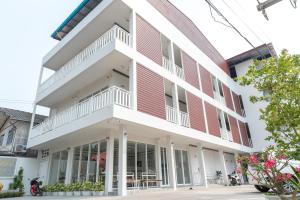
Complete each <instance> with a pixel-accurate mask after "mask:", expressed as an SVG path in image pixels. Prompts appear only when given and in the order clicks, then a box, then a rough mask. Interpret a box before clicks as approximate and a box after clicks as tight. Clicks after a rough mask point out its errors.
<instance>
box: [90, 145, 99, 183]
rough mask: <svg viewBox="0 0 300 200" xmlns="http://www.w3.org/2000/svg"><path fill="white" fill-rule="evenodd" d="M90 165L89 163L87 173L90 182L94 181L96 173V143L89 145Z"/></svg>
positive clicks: (97, 156)
mask: <svg viewBox="0 0 300 200" xmlns="http://www.w3.org/2000/svg"><path fill="white" fill-rule="evenodd" d="M90 148H91V150H90V162H89V163H90V165H89V175H88V179H89V181H91V182H96V173H97V159H98V158H99V155H98V143H94V144H91V145H90Z"/></svg>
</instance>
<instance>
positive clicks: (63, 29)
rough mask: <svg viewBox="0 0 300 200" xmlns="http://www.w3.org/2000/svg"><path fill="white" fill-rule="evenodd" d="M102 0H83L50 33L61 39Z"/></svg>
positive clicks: (53, 36)
mask: <svg viewBox="0 0 300 200" xmlns="http://www.w3.org/2000/svg"><path fill="white" fill-rule="evenodd" d="M101 1H102V0H83V1H82V2H81V3H80V4H79V6H77V8H76V9H75V10H74V11H73V12H72V13H71V14H70V15H69V16H68V17H67V19H65V20H64V21H63V22H62V24H61V25H60V26H59V27H58V28H57V29H56V30H55V31H54V32H53V33H52V34H51V37H52V38H54V39H56V40H62V39H63V38H64V37H65V36H66V35H67V34H68V33H69V32H70V31H71V30H72V29H73V28H74V27H75V26H77V24H79V23H80V22H81V21H82V20H83V19H84V18H85V17H86V16H87V15H88V14H89V13H90V12H91V11H92V10H93V9H94V8H95V7H96V6H97V5H98V4H99V3H101Z"/></svg>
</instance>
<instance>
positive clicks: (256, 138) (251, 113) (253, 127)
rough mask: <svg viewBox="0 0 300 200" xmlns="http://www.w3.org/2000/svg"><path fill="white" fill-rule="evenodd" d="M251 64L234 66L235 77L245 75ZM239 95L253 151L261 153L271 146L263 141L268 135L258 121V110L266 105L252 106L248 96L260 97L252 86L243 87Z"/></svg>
mask: <svg viewBox="0 0 300 200" xmlns="http://www.w3.org/2000/svg"><path fill="white" fill-rule="evenodd" d="M251 63H252V60H247V61H244V62H242V63H240V64H237V65H236V66H235V69H236V73H237V76H238V77H239V76H242V75H245V74H246V72H247V70H248V67H249V66H250V65H251ZM241 95H242V99H243V103H244V108H245V112H246V119H247V122H248V124H249V129H250V133H251V137H252V143H253V151H255V152H259V151H262V150H263V149H264V148H265V147H267V146H269V145H271V144H272V143H271V142H269V141H266V140H265V138H266V137H267V136H268V135H269V133H268V132H267V131H266V130H265V127H266V126H265V122H264V121H263V120H261V119H260V111H259V109H261V108H264V107H265V106H266V103H264V102H258V103H255V104H253V103H252V102H250V100H249V98H250V96H257V95H261V94H260V92H259V91H257V90H256V89H255V88H253V87H252V86H245V87H243V90H241Z"/></svg>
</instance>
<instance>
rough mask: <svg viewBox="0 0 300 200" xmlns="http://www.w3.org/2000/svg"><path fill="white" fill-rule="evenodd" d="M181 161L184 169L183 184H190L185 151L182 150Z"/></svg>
mask: <svg viewBox="0 0 300 200" xmlns="http://www.w3.org/2000/svg"><path fill="white" fill-rule="evenodd" d="M182 163H183V169H184V184H190V183H191V180H190V168H189V161H188V154H187V151H182Z"/></svg>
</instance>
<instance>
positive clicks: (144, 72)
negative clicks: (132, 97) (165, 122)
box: [136, 64, 166, 119]
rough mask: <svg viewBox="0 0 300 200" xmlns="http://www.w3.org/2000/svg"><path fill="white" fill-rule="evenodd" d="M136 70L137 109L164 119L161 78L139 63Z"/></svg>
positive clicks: (163, 94) (163, 95)
mask: <svg viewBox="0 0 300 200" xmlns="http://www.w3.org/2000/svg"><path fill="white" fill-rule="evenodd" d="M136 71H137V109H138V111H141V112H144V113H147V114H150V115H153V116H156V117H160V118H162V119H166V111H165V93H164V82H163V81H164V80H163V78H162V77H161V76H159V75H157V74H155V73H154V72H152V71H150V70H149V69H147V68H145V67H143V66H142V65H140V64H137V69H136Z"/></svg>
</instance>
